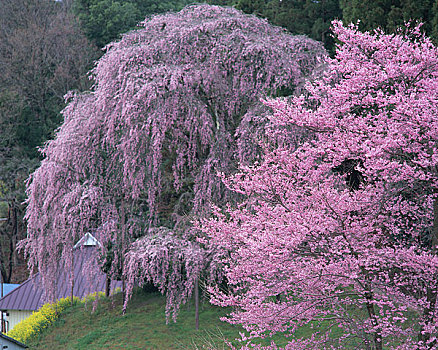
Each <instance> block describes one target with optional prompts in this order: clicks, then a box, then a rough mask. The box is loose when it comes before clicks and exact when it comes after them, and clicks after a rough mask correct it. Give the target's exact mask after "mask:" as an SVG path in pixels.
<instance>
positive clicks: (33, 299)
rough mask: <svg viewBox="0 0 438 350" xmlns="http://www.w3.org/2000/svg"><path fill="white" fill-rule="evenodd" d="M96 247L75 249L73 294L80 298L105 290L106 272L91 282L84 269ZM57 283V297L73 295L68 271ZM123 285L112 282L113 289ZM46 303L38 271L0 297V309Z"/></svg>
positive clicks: (118, 282)
mask: <svg viewBox="0 0 438 350" xmlns="http://www.w3.org/2000/svg"><path fill="white" fill-rule="evenodd" d="M95 249H96V247H95V246H82V247H81V248H79V249H75V251H74V287H73V295H75V296H77V297H79V298H83V297H84V296H86V295H88V294H91V293H94V292H100V291H104V290H105V283H106V275H105V274H104V273H101V272H100V273H98V274H97V276H96V277H95V278H93V281H92V282H91V283H90V281H89V280H88V279H87V276H85V275H84V273H83V271H82V268H83V266H84V264H85V262H86V261H88V260H89V259H90V258H91V256H92V254H93V252H94V251H95ZM57 285H58V290H57V293H56V298H57V299H60V298H65V297H69V296H70V295H71V284H70V282H69V277H68V274H67V273H66V271H62V272H61V273H60V275H59V277H58V281H57ZM121 287H122V282H121V281H112V282H111V290H114V289H116V288H121ZM44 303H45V300H44V299H43V286H42V283H41V275H40V273H36V274H35V275H34V276H33V277H32V278H31V279H28V280H27V281H25V282H23V283H22V284H21V285H20V286H19V287H17V288H15V289H14V290H13V291H11V292H9V293H8V294H6V295H5V296H4V297H3V298H1V299H0V310H38V309H39V308H40V307H41V306H42V305H43V304H44Z"/></svg>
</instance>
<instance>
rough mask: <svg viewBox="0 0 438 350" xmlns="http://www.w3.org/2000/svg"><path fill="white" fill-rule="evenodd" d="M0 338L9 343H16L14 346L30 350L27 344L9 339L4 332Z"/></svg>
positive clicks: (0, 333) (0, 334)
mask: <svg viewBox="0 0 438 350" xmlns="http://www.w3.org/2000/svg"><path fill="white" fill-rule="evenodd" d="M0 337H1V338H3V339H5V340H7V341H10V342H11V343H14V344H16V345H18V346H20V347H22V348H23V349H27V348H28V346H27V345H26V344H23V343H22V342H19V341H18V340H15V339H14V338H11V337H8V336H7V335H6V334H3V333H2V332H0Z"/></svg>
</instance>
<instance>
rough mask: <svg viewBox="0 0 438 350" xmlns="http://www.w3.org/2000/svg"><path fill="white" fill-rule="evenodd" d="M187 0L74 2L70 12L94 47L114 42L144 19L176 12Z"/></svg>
mask: <svg viewBox="0 0 438 350" xmlns="http://www.w3.org/2000/svg"><path fill="white" fill-rule="evenodd" d="M190 2H191V1H189V0H162V1H158V0H126V1H121V0H120V1H116V0H76V1H75V2H74V5H73V11H74V13H75V14H76V15H77V17H78V18H79V21H80V23H81V25H82V28H83V30H84V32H85V35H86V36H87V38H88V39H89V40H91V41H92V42H93V43H95V44H96V45H97V46H98V47H103V46H105V45H106V44H108V43H109V42H111V41H113V40H115V39H118V37H119V35H120V34H121V33H124V32H127V31H128V30H131V29H134V28H135V27H136V25H137V23H138V22H140V21H142V20H144V19H145V17H146V16H148V15H151V14H155V13H162V12H167V11H179V10H180V9H182V8H183V7H184V6H185V5H187V4H188V3H190Z"/></svg>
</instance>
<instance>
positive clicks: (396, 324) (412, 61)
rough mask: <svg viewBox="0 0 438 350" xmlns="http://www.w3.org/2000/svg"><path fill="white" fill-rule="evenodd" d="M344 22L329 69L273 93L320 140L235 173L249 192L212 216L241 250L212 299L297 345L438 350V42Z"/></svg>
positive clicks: (279, 116)
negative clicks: (297, 90) (295, 90)
mask: <svg viewBox="0 0 438 350" xmlns="http://www.w3.org/2000/svg"><path fill="white" fill-rule="evenodd" d="M333 27H334V32H335V34H336V35H337V38H338V39H339V41H340V42H341V44H340V46H339V48H338V51H337V54H336V57H335V58H334V59H333V60H331V62H330V65H329V69H328V72H327V74H326V75H325V77H324V78H323V79H320V80H318V81H316V82H315V83H314V84H308V86H307V94H306V95H303V96H300V97H295V98H294V99H293V100H292V102H288V101H285V100H283V99H272V100H267V101H266V102H265V103H266V105H268V106H270V107H271V108H272V109H273V116H272V118H271V122H272V123H273V125H276V126H277V127H280V126H281V127H284V126H294V127H299V128H301V129H302V130H303V131H307V132H308V133H310V136H309V137H308V138H307V141H306V142H302V143H301V144H300V145H299V146H297V147H273V148H271V150H270V151H268V150H267V153H266V155H265V159H264V161H263V162H261V163H260V164H258V165H256V166H253V167H246V168H242V170H241V173H239V174H236V175H234V176H232V177H229V178H228V179H227V180H225V182H226V183H227V185H228V186H229V187H230V188H232V189H234V190H235V191H237V192H238V193H241V194H243V195H245V196H247V200H246V201H245V202H244V203H242V204H241V205H240V206H239V207H238V208H235V209H232V208H231V207H230V208H228V209H227V210H223V209H222V210H221V209H217V210H216V213H215V218H214V219H211V220H208V221H204V222H203V224H202V229H203V231H204V232H205V233H206V234H208V235H210V237H211V239H212V241H213V243H214V244H216V245H218V246H221V247H222V248H223V249H224V251H226V252H229V256H228V257H227V258H225V259H223V260H222V261H223V263H225V264H226V266H227V267H226V277H227V280H228V282H229V290H228V291H220V290H217V289H213V290H212V291H213V296H212V301H213V302H214V303H216V304H218V305H222V306H232V307H234V308H235V311H234V312H232V313H231V315H230V317H229V322H231V323H240V324H243V325H244V326H245V327H246V328H247V329H248V330H249V331H250V332H251V335H253V336H255V337H257V336H265V335H269V334H272V333H276V332H281V333H285V334H287V335H290V336H291V341H290V343H289V345H288V346H287V347H286V348H287V349H322V348H337V349H338V348H339V349H342V348H347V349H350V348H360V349H383V348H385V349H406V350H407V349H436V347H437V346H438V343H437V340H438V314H437V311H438V310H437V308H438V305H437V295H438V256H437V244H438V205H437V202H438V201H437V193H438V192H437V189H438V147H437V146H438V117H437V116H438V103H437V101H438V50H437V48H436V47H435V46H434V45H433V44H432V43H431V42H430V40H429V39H427V38H424V37H422V36H421V35H420V34H419V30H418V28H414V29H410V30H407V31H406V33H405V32H400V33H399V34H397V35H385V34H384V33H382V32H380V31H377V32H375V33H368V32H367V33H361V32H359V31H358V30H357V28H356V27H354V26H349V27H344V26H343V25H342V23H340V22H334V24H333ZM277 129H278V128H277ZM301 326H309V327H310V326H311V327H313V329H314V334H313V336H312V337H311V338H310V339H299V337H297V336H295V332H296V330H297V329H299V328H300V327H301ZM272 348H275V346H273V347H272Z"/></svg>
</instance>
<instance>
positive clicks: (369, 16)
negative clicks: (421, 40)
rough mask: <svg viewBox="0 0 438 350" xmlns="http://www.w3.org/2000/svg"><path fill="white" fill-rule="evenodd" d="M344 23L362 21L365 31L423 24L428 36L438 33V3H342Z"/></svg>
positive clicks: (371, 0)
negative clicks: (414, 23)
mask: <svg viewBox="0 0 438 350" xmlns="http://www.w3.org/2000/svg"><path fill="white" fill-rule="evenodd" d="M340 6H341V8H342V11H343V18H344V21H345V22H347V23H349V22H353V23H355V22H357V21H358V20H360V23H359V28H360V29H361V30H372V29H375V28H377V27H380V28H382V29H384V30H385V31H387V32H394V31H395V30H396V29H397V28H399V27H402V26H404V25H405V23H406V22H409V21H414V22H417V21H418V22H423V23H424V25H423V30H424V31H425V32H426V33H427V34H429V35H430V34H433V33H436V29H434V26H435V27H436V24H435V23H436V20H435V22H434V16H435V13H436V1H434V0H340Z"/></svg>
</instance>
